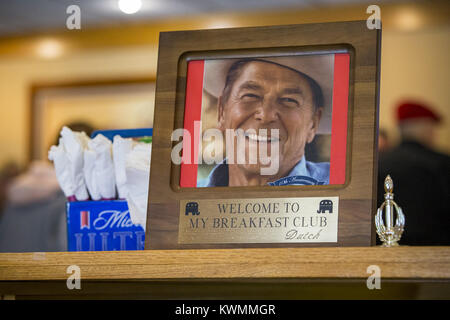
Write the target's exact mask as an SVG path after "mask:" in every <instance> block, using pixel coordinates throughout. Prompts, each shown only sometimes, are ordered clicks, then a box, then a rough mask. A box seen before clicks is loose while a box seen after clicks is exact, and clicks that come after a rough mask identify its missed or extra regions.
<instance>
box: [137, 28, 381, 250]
mask: <svg viewBox="0 0 450 320" xmlns="http://www.w3.org/2000/svg"><path fill="white" fill-rule="evenodd" d="M380 35H381V31H380V30H369V29H367V27H366V24H365V21H364V22H363V21H355V22H344V23H326V24H310V25H295V26H275V27H259V28H237V29H219V30H201V31H186V32H168V33H162V34H161V37H160V58H159V61H158V76H157V91H156V106H155V108H156V111H155V125H154V140H153V153H152V169H151V177H150V190H149V206H148V217H147V219H148V224H147V232H148V234H147V236H146V248H147V249H152V248H158V249H175V248H177V249H179V248H235V247H280V246H281V247H286V246H365V245H367V246H368V245H371V244H373V243H374V231H373V222H372V220H373V213H374V211H375V210H374V209H375V201H376V199H375V191H376V131H377V123H378V122H377V121H378V120H377V119H378V94H379V93H378V90H379V86H378V81H379V80H378V77H379V52H380V51H379V50H380ZM219 39H220V41H219ZM170 124H173V125H170Z"/></svg>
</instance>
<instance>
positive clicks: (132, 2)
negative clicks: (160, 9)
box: [119, 0, 142, 14]
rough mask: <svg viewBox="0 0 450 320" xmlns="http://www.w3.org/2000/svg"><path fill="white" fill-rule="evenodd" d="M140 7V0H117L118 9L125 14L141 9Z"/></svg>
mask: <svg viewBox="0 0 450 320" xmlns="http://www.w3.org/2000/svg"><path fill="white" fill-rule="evenodd" d="M141 7H142V1H141V0H119V9H120V11H122V12H123V13H126V14H133V13H136V12H138V11H139V10H140V9H141Z"/></svg>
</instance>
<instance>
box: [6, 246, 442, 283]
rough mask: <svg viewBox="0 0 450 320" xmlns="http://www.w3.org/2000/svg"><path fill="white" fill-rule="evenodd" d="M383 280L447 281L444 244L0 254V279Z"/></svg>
mask: <svg viewBox="0 0 450 320" xmlns="http://www.w3.org/2000/svg"><path fill="white" fill-rule="evenodd" d="M70 265H77V266H79V267H80V270H81V278H82V279H83V280H133V281H136V280H186V279H189V280H193V279H196V280H207V279H209V280H211V279H212V280H217V279H229V280H233V279H305V280H306V279H330V278H332V279H336V280H345V279H362V278H364V279H366V278H367V277H368V276H369V274H368V273H367V267H368V266H370V265H377V266H379V267H380V269H381V274H382V275H381V276H382V278H385V279H398V280H401V279H404V280H406V279H415V280H433V279H435V280H438V279H442V280H448V279H450V247H407V246H402V247H397V248H380V247H354V248H344V247H339V248H282V249H265V248H262V249H220V250H148V251H122V252H119V251H118V252H54V253H1V254H0V282H3V281H47V280H63V279H64V280H65V279H67V278H68V276H69V275H68V273H67V272H66V270H67V268H68V267H69V266H70Z"/></svg>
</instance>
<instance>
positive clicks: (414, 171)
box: [378, 101, 450, 245]
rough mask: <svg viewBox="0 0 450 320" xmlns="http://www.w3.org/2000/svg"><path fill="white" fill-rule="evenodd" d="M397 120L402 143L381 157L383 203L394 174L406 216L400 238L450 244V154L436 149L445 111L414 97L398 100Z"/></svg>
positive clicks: (408, 242) (409, 241) (396, 192)
mask: <svg viewBox="0 0 450 320" xmlns="http://www.w3.org/2000/svg"><path fill="white" fill-rule="evenodd" d="M397 122H398V128H399V131H400V135H401V142H400V144H399V145H397V146H395V147H393V148H391V149H390V150H389V151H386V152H381V153H380V157H379V170H378V206H380V205H381V203H382V202H383V201H384V193H385V192H384V188H383V182H384V179H385V178H386V176H387V175H388V174H389V175H390V176H391V177H392V179H393V181H394V195H395V196H394V200H395V201H396V202H397V204H398V205H399V206H400V207H401V208H402V210H403V213H404V214H405V218H406V222H405V231H404V233H403V236H402V238H401V240H400V244H404V245H450V219H449V214H450V157H449V156H448V155H445V154H442V153H439V152H437V151H435V150H433V149H432V146H433V143H434V138H435V129H436V127H437V125H438V124H439V123H441V122H442V119H441V116H440V115H438V114H437V113H436V112H434V111H433V110H432V109H431V108H430V107H429V106H427V105H425V104H421V103H417V102H414V101H411V102H405V103H402V104H400V105H399V106H398V109H397Z"/></svg>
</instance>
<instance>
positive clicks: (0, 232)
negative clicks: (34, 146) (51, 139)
mask: <svg viewBox="0 0 450 320" xmlns="http://www.w3.org/2000/svg"><path fill="white" fill-rule="evenodd" d="M67 126H68V127H69V128H71V129H72V130H74V131H84V132H86V134H88V135H90V134H91V133H92V132H93V131H94V129H93V127H92V126H91V125H89V124H87V123H85V122H82V121H78V122H72V123H70V124H68V125H67ZM58 140H59V132H58V138H57V139H55V143H56V144H58ZM4 194H5V195H6V197H5V201H4V211H3V214H2V215H1V216H0V252H36V251H39V252H49V251H67V223H66V214H65V212H66V197H65V195H64V193H63V192H62V190H61V189H60V187H59V184H58V181H57V179H56V174H55V169H54V167H53V165H52V164H51V163H49V162H48V161H41V160H34V161H32V162H31V163H30V165H29V166H28V168H27V169H26V170H25V171H24V172H22V173H21V174H19V175H16V176H15V177H14V178H13V179H10V180H9V182H8V184H7V185H6V187H5V190H4Z"/></svg>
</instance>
